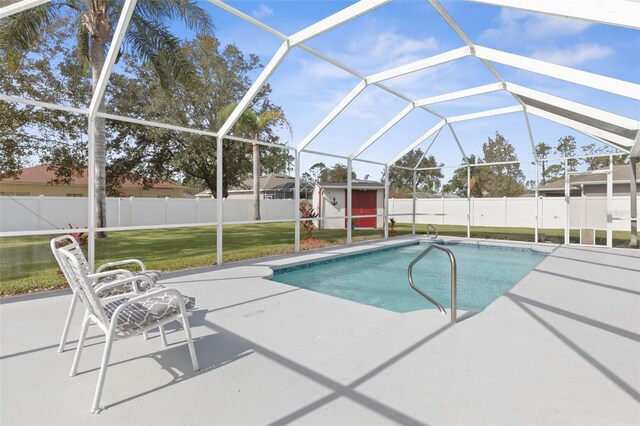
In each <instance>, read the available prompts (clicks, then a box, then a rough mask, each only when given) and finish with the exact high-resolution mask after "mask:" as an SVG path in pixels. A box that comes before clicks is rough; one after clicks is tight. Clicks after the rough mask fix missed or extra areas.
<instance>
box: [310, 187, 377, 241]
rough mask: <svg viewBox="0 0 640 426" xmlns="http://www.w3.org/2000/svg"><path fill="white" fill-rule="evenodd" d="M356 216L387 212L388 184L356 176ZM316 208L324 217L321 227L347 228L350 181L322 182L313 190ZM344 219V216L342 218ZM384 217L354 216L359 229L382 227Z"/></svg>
mask: <svg viewBox="0 0 640 426" xmlns="http://www.w3.org/2000/svg"><path fill="white" fill-rule="evenodd" d="M351 201H352V204H353V208H352V209H351V215H352V216H363V215H382V214H383V212H384V184H382V183H380V182H375V181H369V180H358V179H354V180H353V181H352V183H351ZM312 207H313V209H314V210H315V212H316V213H318V216H319V217H320V218H333V219H326V220H319V221H317V224H318V227H319V228H321V229H346V226H347V213H348V211H347V184H346V183H344V182H318V183H316V185H315V188H314V190H313V205H312ZM342 218H344V219H342ZM383 226H384V218H383V217H377V218H376V217H370V218H369V217H367V218H361V219H354V227H355V228H381V227H383Z"/></svg>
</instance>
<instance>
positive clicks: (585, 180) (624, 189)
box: [538, 164, 640, 197]
mask: <svg viewBox="0 0 640 426" xmlns="http://www.w3.org/2000/svg"><path fill="white" fill-rule="evenodd" d="M605 171H606V170H605ZM630 176H631V166H630V165H629V164H622V165H618V166H613V193H612V194H611V195H614V196H615V195H626V196H628V195H629V183H630V182H631V180H630ZM638 176H640V175H638ZM564 182H565V180H564V178H563V179H558V180H556V181H553V182H551V183H548V184H546V185H542V186H540V187H538V192H539V194H540V196H543V197H564ZM636 182H637V183H638V184H640V178H639V179H638V180H637V181H636ZM569 184H570V193H571V196H572V197H580V196H583V195H584V196H586V197H590V196H591V197H593V196H606V195H607V174H606V173H604V171H598V172H596V173H594V172H593V171H591V172H585V173H576V174H572V175H570V176H569Z"/></svg>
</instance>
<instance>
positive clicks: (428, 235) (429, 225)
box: [427, 223, 438, 240]
mask: <svg viewBox="0 0 640 426" xmlns="http://www.w3.org/2000/svg"><path fill="white" fill-rule="evenodd" d="M429 227H431V228H432V229H433V230H434V231H435V233H436V235H434V236H433V237H432V236H431V234H429ZM427 237H429V238H431V239H432V240H436V239H438V229H437V228H436V227H435V225H432V224H430V223H428V224H427Z"/></svg>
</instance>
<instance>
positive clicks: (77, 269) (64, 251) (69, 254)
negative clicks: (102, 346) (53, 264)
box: [56, 244, 109, 325]
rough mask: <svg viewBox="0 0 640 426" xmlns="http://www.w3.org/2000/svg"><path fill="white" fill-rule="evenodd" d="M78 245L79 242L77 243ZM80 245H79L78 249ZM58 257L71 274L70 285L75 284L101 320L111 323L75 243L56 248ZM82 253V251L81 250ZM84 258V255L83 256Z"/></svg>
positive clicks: (86, 303) (85, 301) (86, 302)
mask: <svg viewBox="0 0 640 426" xmlns="http://www.w3.org/2000/svg"><path fill="white" fill-rule="evenodd" d="M76 245H77V244H76ZM79 249H80V247H78V250H79ZM56 251H57V254H58V257H59V258H60V261H61V264H62V265H64V266H63V268H64V269H66V270H67V273H68V275H69V278H70V281H69V285H70V286H75V291H76V294H77V295H78V296H80V299H82V302H83V303H84V304H85V306H86V307H87V309H89V312H91V313H92V314H93V315H94V316H95V317H96V318H97V319H98V320H99V321H100V322H102V323H103V324H105V325H106V324H109V320H108V318H107V315H106V314H105V312H104V309H103V307H102V303H100V298H99V297H98V295H97V294H96V291H95V289H94V288H93V284H94V283H93V282H92V281H91V280H90V279H89V277H88V274H89V273H90V272H87V268H86V267H85V266H83V265H82V263H80V260H79V257H80V256H78V254H77V250H75V248H74V247H73V244H69V245H67V246H66V247H60V248H57V249H56ZM80 253H82V251H80ZM82 258H84V255H83V256H82Z"/></svg>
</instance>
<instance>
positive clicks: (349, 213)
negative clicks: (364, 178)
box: [345, 158, 353, 244]
mask: <svg viewBox="0 0 640 426" xmlns="http://www.w3.org/2000/svg"><path fill="white" fill-rule="evenodd" d="M352 170H353V161H352V160H351V158H349V159H347V200H346V201H347V202H346V206H345V208H346V209H347V223H346V225H347V244H351V239H352V237H353V235H352V225H351V221H352V220H353V209H352V208H351V199H352V194H353V192H352V189H353V188H352V186H353V179H352V177H351V171H352Z"/></svg>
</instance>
